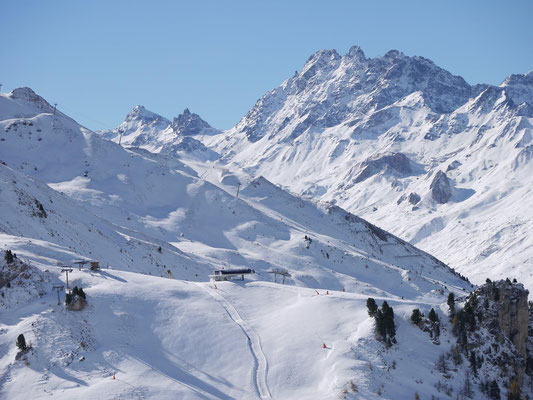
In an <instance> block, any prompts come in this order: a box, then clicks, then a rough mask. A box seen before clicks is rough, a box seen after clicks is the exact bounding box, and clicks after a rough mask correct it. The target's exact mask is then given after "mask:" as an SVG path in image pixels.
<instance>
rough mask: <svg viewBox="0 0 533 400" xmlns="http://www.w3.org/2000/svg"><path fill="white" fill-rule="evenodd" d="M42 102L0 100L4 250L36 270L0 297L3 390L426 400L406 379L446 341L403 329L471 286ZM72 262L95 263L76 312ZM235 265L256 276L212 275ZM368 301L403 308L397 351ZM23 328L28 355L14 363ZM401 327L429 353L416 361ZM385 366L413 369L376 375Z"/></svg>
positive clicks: (370, 234) (274, 189)
mask: <svg viewBox="0 0 533 400" xmlns="http://www.w3.org/2000/svg"><path fill="white" fill-rule="evenodd" d="M47 104H48V103H46V101H45V100H44V99H42V98H40V97H39V96H37V95H36V94H35V93H33V92H32V91H31V90H30V89H27V88H24V89H19V90H17V91H15V92H14V93H12V94H10V95H1V96H0V115H1V116H2V118H3V119H2V121H0V160H1V161H2V164H1V165H0V188H1V189H0V200H1V201H0V215H1V216H2V219H1V221H0V230H1V231H2V233H0V248H1V249H2V250H4V249H10V250H12V251H13V252H15V253H16V254H17V255H18V259H19V260H22V261H23V262H25V263H28V265H29V267H28V268H29V269H28V271H29V272H27V273H26V274H25V275H24V277H23V279H19V278H17V279H18V280H16V281H15V280H14V281H13V282H14V283H13V285H12V287H11V288H8V287H7V286H4V287H1V288H0V291H1V292H2V296H3V297H2V301H1V302H0V321H1V322H0V397H6V398H10V399H11V398H13V399H21V398H28V396H29V397H30V398H43V397H49V396H50V395H52V396H54V397H57V398H69V399H70V398H94V397H98V398H102V399H108V398H109V399H113V398H162V399H165V398H168V399H174V398H184V399H186V398H190V399H198V398H208V399H209V398H223V399H229V398H242V399H253V398H300V399H306V398H309V399H311V398H313V399H316V398H321V399H329V398H332V397H337V396H344V395H347V396H351V397H352V398H365V399H367V398H378V397H380V398H383V397H384V398H397V396H398V394H399V395H400V396H401V397H402V398H410V397H412V395H413V393H414V392H415V391H418V392H419V393H420V394H429V393H435V390H436V389H435V388H434V383H435V382H436V380H437V379H438V377H430V376H429V375H428V378H427V383H426V384H423V385H422V384H419V383H417V381H416V379H417V377H419V376H420V374H426V373H425V372H422V371H423V369H425V368H429V367H430V366H432V365H433V364H434V362H435V360H436V358H437V357H438V354H440V352H441V351H445V350H446V345H445V346H444V347H442V348H441V347H438V346H436V345H435V344H433V343H432V341H430V340H429V338H427V337H422V336H420V334H419V333H418V331H417V330H416V329H415V328H413V327H411V326H410V325H409V323H408V322H407V319H408V315H409V313H410V312H411V310H412V308H414V307H419V308H421V309H424V310H428V309H429V308H430V307H436V306H439V305H441V304H442V303H443V302H444V300H445V298H446V296H447V294H448V292H449V291H450V290H451V291H454V292H456V293H457V294H459V295H462V294H464V293H465V291H466V290H469V289H471V288H472V286H471V285H470V284H469V283H467V282H466V281H465V280H464V279H462V278H461V277H460V276H458V275H457V274H456V273H455V272H454V271H453V270H451V269H450V268H448V267H447V266H446V265H444V264H443V263H442V262H440V261H438V260H437V259H435V258H434V257H432V256H430V255H429V254H427V253H424V252H422V251H420V250H418V249H417V248H415V247H413V246H412V245H410V244H408V243H406V242H404V241H402V240H401V239H398V238H397V237H395V236H393V235H391V234H389V233H387V232H385V231H383V230H381V229H379V228H377V227H376V226H374V225H371V224H370V223H368V222H366V221H365V220H363V219H361V218H359V217H357V216H355V215H353V214H350V213H348V212H346V211H344V210H342V209H341V208H339V207H337V206H335V205H333V204H332V203H328V202H314V201H306V200H302V199H301V198H299V197H295V196H293V195H291V194H290V193H288V192H286V191H284V190H282V189H281V188H280V187H278V186H276V185H274V184H272V183H271V182H269V181H268V180H267V179H265V178H263V177H258V178H255V179H251V178H249V175H247V174H233V173H231V171H230V170H224V169H223V170H220V169H217V168H211V166H210V165H208V166H205V164H204V163H202V162H199V161H198V160H197V159H196V161H194V162H193V161H191V160H189V162H188V164H189V165H190V166H186V165H185V164H183V163H182V162H180V161H179V160H178V159H176V157H175V156H173V155H169V154H166V153H164V152H162V153H157V154H155V153H150V152H148V151H147V150H145V149H138V148H136V149H133V148H132V149H129V150H128V149H124V148H122V147H121V146H119V145H118V144H116V143H113V142H111V141H108V140H105V139H103V138H102V137H101V136H99V135H96V134H94V133H92V132H90V131H88V130H87V129H85V128H83V127H81V126H79V125H78V124H77V123H76V122H75V121H73V120H72V119H70V118H68V117H67V116H64V115H62V114H60V113H59V112H57V113H56V114H55V115H54V114H53V109H52V108H50V107H49V105H47ZM202 166H203V167H202ZM202 168H204V170H203V171H202ZM197 170H198V171H200V172H202V173H201V174H199V173H197V172H196V171H197ZM201 176H203V178H201ZM237 190H239V195H238V197H237V196H236V192H237ZM306 238H307V239H306ZM80 258H85V259H97V260H99V261H100V263H101V265H102V266H103V270H102V271H100V272H90V271H87V270H84V271H78V270H77V269H74V271H73V272H72V273H71V274H70V275H69V281H70V287H72V286H74V285H79V286H82V287H83V288H84V290H85V292H86V293H87V298H88V302H89V305H88V307H87V308H86V309H85V310H83V311H81V312H71V311H67V310H66V309H65V308H64V306H63V305H59V306H58V305H56V304H57V303H56V301H57V294H56V292H55V291H54V290H52V286H53V285H55V284H58V283H60V282H62V283H63V284H65V283H66V282H65V275H64V274H61V269H60V265H63V266H64V265H69V264H70V263H71V262H72V260H75V259H80ZM0 264H2V265H1V267H2V268H6V265H5V264H4V263H3V260H1V261H0ZM230 267H251V268H254V269H255V270H256V271H257V274H256V275H254V276H253V277H252V278H251V282H247V283H218V284H217V285H216V287H215V285H213V284H209V283H206V281H207V275H208V274H209V273H210V272H211V271H212V270H213V269H217V268H230ZM274 268H285V269H287V270H288V271H289V272H290V274H291V277H290V278H289V279H288V280H287V282H286V284H285V285H281V284H279V283H273V282H272V276H271V274H269V273H268V272H269V271H270V270H272V269H274ZM167 270H170V271H171V273H172V278H173V279H168V277H167V276H168V275H167ZM176 278H177V279H176ZM18 282H20V283H18ZM13 286H15V287H13ZM61 296H62V300H63V299H64V292H62V293H61ZM369 296H373V297H375V298H376V299H378V301H381V300H383V299H387V300H388V301H389V302H390V303H391V304H392V305H393V306H394V307H395V310H396V312H397V315H398V320H397V323H398V339H399V340H400V341H404V342H405V343H406V347H405V349H404V350H402V349H400V348H394V349H391V350H385V347H384V345H383V344H382V343H379V342H377V341H376V339H375V337H374V330H373V321H372V320H371V319H370V318H369V317H368V315H367V313H366V306H365V303H366V299H367V298H368V297H369ZM443 318H444V317H443ZM20 333H24V335H25V336H26V339H27V341H28V342H31V343H32V346H33V349H32V350H30V351H29V352H28V353H27V354H26V355H24V356H23V358H22V359H21V360H19V361H14V358H15V355H16V352H17V350H16V348H15V347H14V345H13V343H14V342H15V340H16V338H17V336H18V335H19V334H20ZM410 335H418V336H420V343H419V344H418V346H422V347H423V348H425V349H426V350H427V351H425V352H424V355H423V357H419V358H417V359H413V358H412V357H410V356H409V354H410V352H411V351H412V344H408V343H410V342H409V341H408V340H406V338H407V337H409V336H410ZM324 344H325V345H326V348H323V345H324ZM393 360H394V361H395V363H394V364H395V365H396V364H397V365H402V366H403V368H402V371H410V372H408V373H406V372H401V373H400V372H398V373H397V374H393V375H389V374H386V373H385V372H384V371H386V370H387V369H388V370H390V368H391V365H392V361H393ZM114 373H116V379H112V376H113V374H114ZM406 374H407V375H406ZM424 376H426V375H424ZM350 381H354V382H355V381H356V382H357V384H356V385H357V388H356V389H357V392H354V390H353V388H354V387H353V386H352V385H351V384H350ZM22 382H23V383H24V384H22ZM378 393H381V395H379V394H378Z"/></svg>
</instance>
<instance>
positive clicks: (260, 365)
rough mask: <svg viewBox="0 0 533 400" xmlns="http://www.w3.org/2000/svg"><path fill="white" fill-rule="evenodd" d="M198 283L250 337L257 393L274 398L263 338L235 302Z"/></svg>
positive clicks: (249, 342) (260, 396)
mask: <svg viewBox="0 0 533 400" xmlns="http://www.w3.org/2000/svg"><path fill="white" fill-rule="evenodd" d="M196 284H197V285H198V286H200V287H201V288H202V289H203V290H205V291H206V292H207V293H208V294H209V295H210V296H211V297H213V298H214V299H215V300H216V301H217V302H218V303H219V304H220V305H221V306H222V307H223V308H224V309H225V310H226V312H227V313H228V315H229V317H230V318H231V319H232V320H233V321H234V322H235V323H236V324H237V325H239V326H240V328H241V329H242V331H243V333H244V335H245V336H246V337H247V338H248V346H249V348H250V352H251V353H252V356H253V358H254V385H255V388H256V391H257V394H258V395H259V398H261V399H270V398H272V396H271V394H270V389H269V388H268V384H267V373H268V362H267V359H266V356H265V353H264V352H263V348H262V347H261V339H260V338H259V336H258V335H257V333H255V331H254V330H253V328H252V327H251V326H250V325H248V323H246V321H244V320H243V319H242V317H241V316H240V314H239V312H238V311H237V310H236V309H235V307H234V306H233V304H231V303H230V302H229V301H228V300H226V299H225V298H224V297H223V296H222V295H220V294H219V293H218V292H217V291H216V290H215V289H212V288H211V287H210V286H209V284H201V283H196Z"/></svg>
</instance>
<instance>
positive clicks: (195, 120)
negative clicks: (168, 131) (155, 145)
mask: <svg viewBox="0 0 533 400" xmlns="http://www.w3.org/2000/svg"><path fill="white" fill-rule="evenodd" d="M172 128H173V129H174V131H175V132H176V133H177V134H178V135H186V136H190V135H197V134H200V133H203V132H204V131H206V130H212V129H213V128H212V127H211V125H209V124H208V123H207V122H206V121H204V120H203V119H202V118H201V117H200V116H199V115H198V114H194V113H191V112H190V111H189V109H188V108H186V109H185V110H183V113H182V114H180V115H178V117H177V118H174V121H173V122H172Z"/></svg>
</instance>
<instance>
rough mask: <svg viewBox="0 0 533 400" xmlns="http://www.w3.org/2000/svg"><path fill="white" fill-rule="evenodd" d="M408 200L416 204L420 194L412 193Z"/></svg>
mask: <svg viewBox="0 0 533 400" xmlns="http://www.w3.org/2000/svg"><path fill="white" fill-rule="evenodd" d="M407 201H409V203H411V204H412V205H416V204H418V202H419V201H420V195H419V194H417V193H410V194H409V197H408V198H407Z"/></svg>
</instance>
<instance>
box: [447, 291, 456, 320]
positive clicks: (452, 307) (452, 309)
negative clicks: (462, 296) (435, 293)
mask: <svg viewBox="0 0 533 400" xmlns="http://www.w3.org/2000/svg"><path fill="white" fill-rule="evenodd" d="M448 308H449V310H450V317H451V318H453V315H454V314H455V295H454V294H453V292H450V294H449V295H448Z"/></svg>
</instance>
